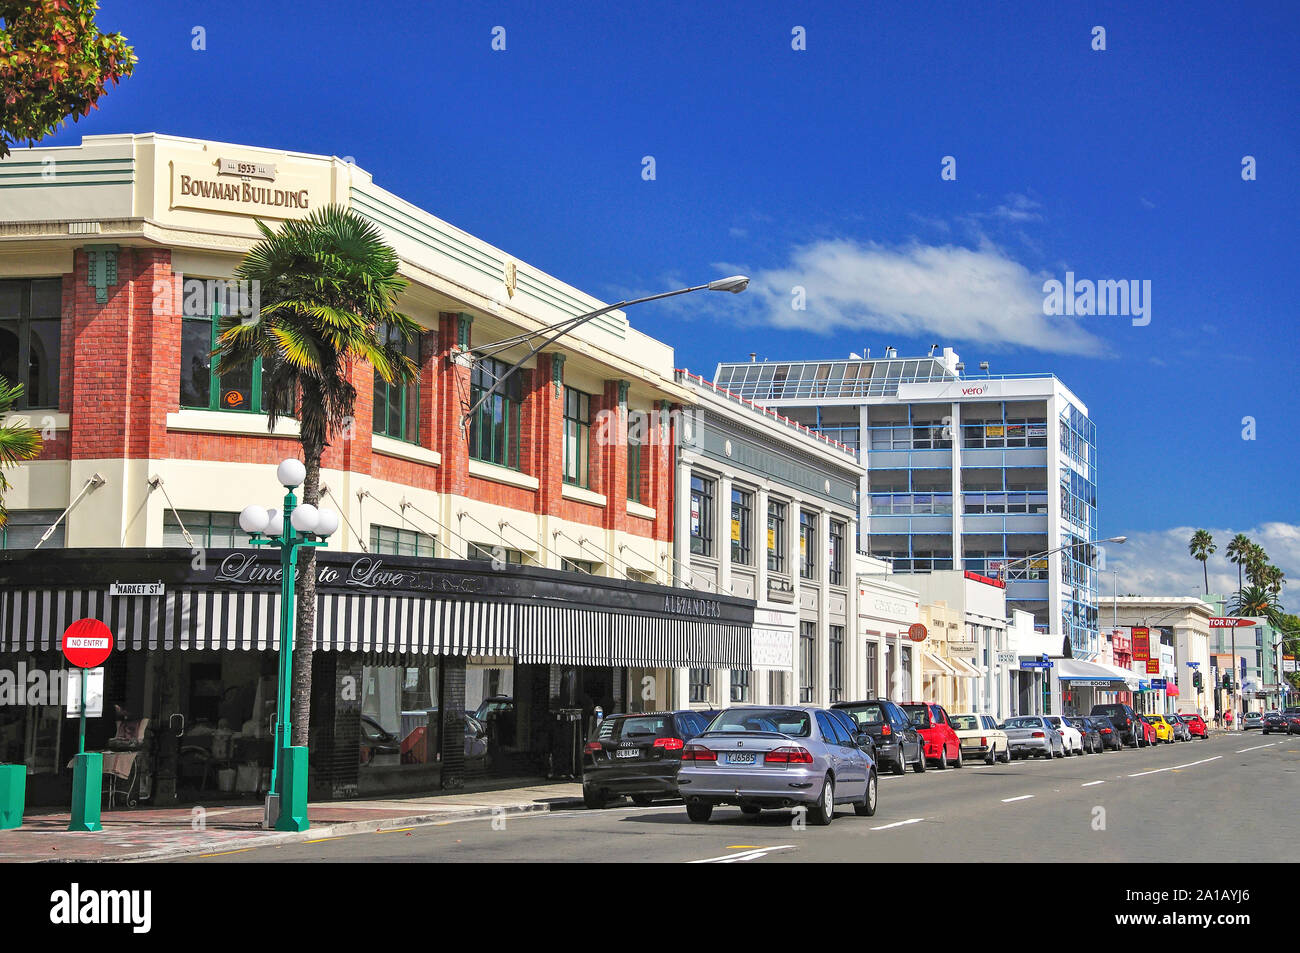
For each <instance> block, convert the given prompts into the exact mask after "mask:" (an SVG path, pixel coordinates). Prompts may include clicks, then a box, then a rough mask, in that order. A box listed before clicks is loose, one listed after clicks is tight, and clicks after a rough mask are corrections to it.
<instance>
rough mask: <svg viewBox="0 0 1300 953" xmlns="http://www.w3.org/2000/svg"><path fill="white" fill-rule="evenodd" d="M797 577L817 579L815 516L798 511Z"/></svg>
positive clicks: (804, 511) (805, 511)
mask: <svg viewBox="0 0 1300 953" xmlns="http://www.w3.org/2000/svg"><path fill="white" fill-rule="evenodd" d="M799 575H800V576H802V577H803V578H804V579H815V578H817V516H816V514H814V513H809V512H808V511H807V510H800V511H799Z"/></svg>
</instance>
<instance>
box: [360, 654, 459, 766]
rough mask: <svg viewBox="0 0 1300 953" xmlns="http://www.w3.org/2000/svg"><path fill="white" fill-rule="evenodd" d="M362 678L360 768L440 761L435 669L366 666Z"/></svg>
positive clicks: (436, 676)
mask: <svg viewBox="0 0 1300 953" xmlns="http://www.w3.org/2000/svg"><path fill="white" fill-rule="evenodd" d="M361 671H362V675H361V689H362V690H361V753H360V763H361V766H362V769H363V770H366V769H369V770H377V769H382V768H398V767H403V768H404V767H422V766H425V765H431V764H434V763H435V762H436V761H437V760H438V718H439V706H438V667H437V666H436V665H418V666H407V665H366V666H364V667H363V668H362V670H361Z"/></svg>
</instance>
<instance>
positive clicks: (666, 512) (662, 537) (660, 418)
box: [648, 401, 681, 543]
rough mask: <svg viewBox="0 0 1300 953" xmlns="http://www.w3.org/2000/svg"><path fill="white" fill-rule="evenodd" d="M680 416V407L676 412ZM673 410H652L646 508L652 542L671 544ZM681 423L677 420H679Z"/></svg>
mask: <svg viewBox="0 0 1300 953" xmlns="http://www.w3.org/2000/svg"><path fill="white" fill-rule="evenodd" d="M676 409H677V410H678V411H679V412H680V410H681V408H680V407H678V408H676ZM672 410H673V408H672V407H670V405H669V404H668V402H667V401H663V402H661V403H660V404H659V406H658V407H656V408H655V414H654V419H653V421H652V422H651V426H652V430H653V433H654V442H653V444H652V445H651V447H650V448H649V449H650V465H649V470H650V472H649V476H648V479H649V480H650V485H649V490H650V495H649V502H648V505H649V506H652V507H654V511H655V529H654V535H655V539H657V540H659V541H661V542H668V543H671V542H672V539H673V507H674V505H675V503H676V494H675V493H674V492H673V486H674V483H673V471H674V468H675V467H676V463H677V457H676V444H675V441H676V437H677V434H676V430H675V423H674V421H673V419H672V418H670V416H669V414H670V412H671V411H672ZM678 419H680V418H678Z"/></svg>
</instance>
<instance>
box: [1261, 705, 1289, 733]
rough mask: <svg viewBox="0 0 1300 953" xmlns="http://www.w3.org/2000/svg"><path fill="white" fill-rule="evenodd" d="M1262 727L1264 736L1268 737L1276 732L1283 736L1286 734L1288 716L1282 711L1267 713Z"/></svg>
mask: <svg viewBox="0 0 1300 953" xmlns="http://www.w3.org/2000/svg"><path fill="white" fill-rule="evenodd" d="M1260 727H1261V728H1262V729H1263V730H1264V734H1266V735H1269V734H1272V733H1273V732H1275V731H1276V732H1279V733H1281V734H1286V716H1285V715H1283V714H1282V713H1281V712H1280V711H1266V712H1264V721H1263V723H1262V724H1261V725H1260Z"/></svg>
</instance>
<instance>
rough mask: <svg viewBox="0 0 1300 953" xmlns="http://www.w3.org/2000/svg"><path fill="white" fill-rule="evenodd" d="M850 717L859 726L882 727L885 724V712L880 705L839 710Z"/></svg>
mask: <svg viewBox="0 0 1300 953" xmlns="http://www.w3.org/2000/svg"><path fill="white" fill-rule="evenodd" d="M835 710H836V711H842V712H844V713H845V714H847V715H849V716H850V717H851V718H852V719H853V720H854V721H856V722H857V723H858V724H859V725H880V724H884V722H885V711H884V709H883V708H881V707H880V706H879V705H858V706H856V707H854V708H837V709H835Z"/></svg>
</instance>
